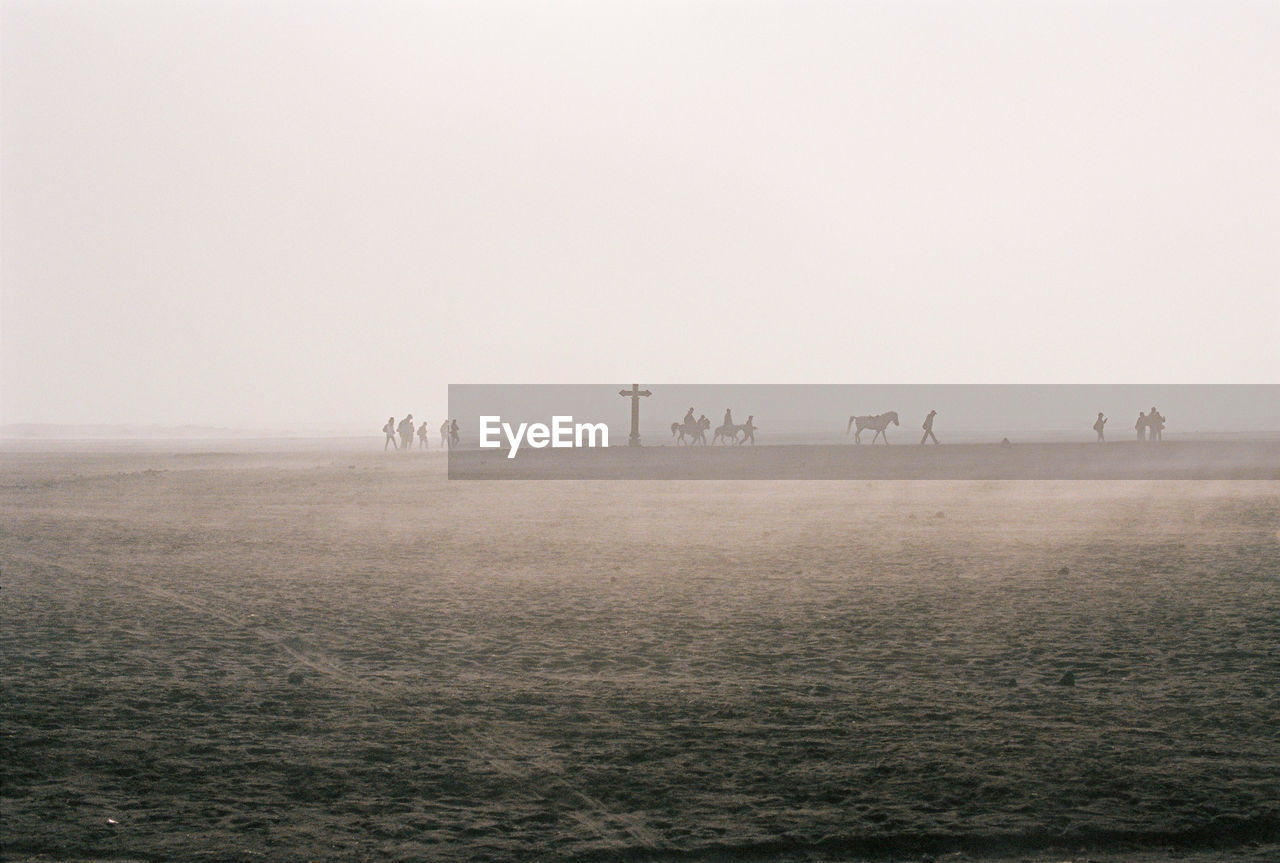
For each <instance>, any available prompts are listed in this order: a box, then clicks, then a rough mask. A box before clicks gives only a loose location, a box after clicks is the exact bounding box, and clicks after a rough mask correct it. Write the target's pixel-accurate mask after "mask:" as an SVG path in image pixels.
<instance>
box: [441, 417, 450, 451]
mask: <svg viewBox="0 0 1280 863" xmlns="http://www.w3.org/2000/svg"><path fill="white" fill-rule="evenodd" d="M448 444H449V421H448V420H445V421H444V422H442V423H440V446H442V447H444V446H448Z"/></svg>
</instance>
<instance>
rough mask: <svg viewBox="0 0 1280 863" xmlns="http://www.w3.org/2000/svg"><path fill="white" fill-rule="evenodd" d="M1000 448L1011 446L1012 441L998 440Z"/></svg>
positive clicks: (1006, 439) (1004, 438)
mask: <svg viewBox="0 0 1280 863" xmlns="http://www.w3.org/2000/svg"><path fill="white" fill-rule="evenodd" d="M1000 446H1013V441H1011V440H1009V439H1008V438H1007V437H1002V438H1000Z"/></svg>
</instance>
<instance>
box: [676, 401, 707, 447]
mask: <svg viewBox="0 0 1280 863" xmlns="http://www.w3.org/2000/svg"><path fill="white" fill-rule="evenodd" d="M689 411H690V413H689V414H685V421H684V422H678V423H672V424H671V436H672V437H673V438H675V439H676V446H680V444H682V443H684V442H685V438H686V437H687V438H688V439H689V444H690V446H692V445H693V444H696V443H702V444H703V445H704V446H705V445H706V443H707V431H708V430H709V429H710V428H711V420H709V419H707V417H706V415H705V414H704V415H703V416H702V419H699V420H691V419H689V416H690V414H692V412H693V408H690V409H689Z"/></svg>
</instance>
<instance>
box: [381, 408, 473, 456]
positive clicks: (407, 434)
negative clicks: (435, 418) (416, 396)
mask: <svg viewBox="0 0 1280 863" xmlns="http://www.w3.org/2000/svg"><path fill="white" fill-rule="evenodd" d="M382 433H383V434H385V435H386V436H387V437H386V440H385V441H383V443H382V451H383V452H386V450H387V447H391V448H392V449H398V450H401V451H405V452H407V451H408V450H411V449H413V437H414V434H415V433H416V434H417V436H418V446H419V448H421V449H426V448H427V438H428V437H429V436H430V432H429V431H427V423H426V421H425V420H424V421H423V423H422V425H421V426H419V427H418V429H417V431H416V432H415V431H414V426H413V414H406V415H405V418H404V419H402V420H400V422H398V423H397V422H396V418H395V417H393V416H392V417H387V424H386V425H384V426H383V427H382ZM396 435H399V436H400V441H399V443H397V442H396ZM457 445H458V421H457V420H456V419H455V420H445V421H444V422H442V423H440V446H441V447H444V446H448V447H451V448H452V447H455V446H457Z"/></svg>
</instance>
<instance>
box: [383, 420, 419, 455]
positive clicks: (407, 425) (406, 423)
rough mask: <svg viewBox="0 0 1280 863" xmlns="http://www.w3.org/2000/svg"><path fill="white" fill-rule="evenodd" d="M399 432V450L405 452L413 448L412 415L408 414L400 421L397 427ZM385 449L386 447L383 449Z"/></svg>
mask: <svg viewBox="0 0 1280 863" xmlns="http://www.w3.org/2000/svg"><path fill="white" fill-rule="evenodd" d="M397 428H398V429H399V431H400V449H403V450H407V449H410V448H412V447H413V414H409V415H408V416H406V417H405V418H404V419H402V420H400V425H399V426H398V427H397ZM383 449H386V447H383Z"/></svg>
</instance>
